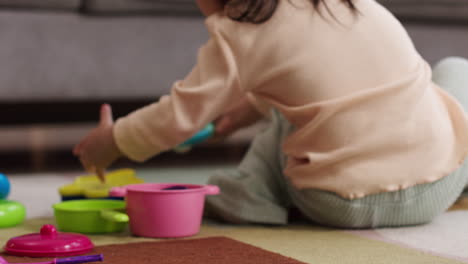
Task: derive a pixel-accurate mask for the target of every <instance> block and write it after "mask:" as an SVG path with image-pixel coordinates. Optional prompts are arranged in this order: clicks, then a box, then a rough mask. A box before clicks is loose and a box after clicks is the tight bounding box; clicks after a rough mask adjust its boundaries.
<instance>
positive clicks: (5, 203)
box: [0, 173, 26, 228]
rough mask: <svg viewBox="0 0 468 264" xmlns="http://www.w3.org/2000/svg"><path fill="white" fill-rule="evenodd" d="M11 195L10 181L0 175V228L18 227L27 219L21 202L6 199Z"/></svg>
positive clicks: (3, 175)
mask: <svg viewBox="0 0 468 264" xmlns="http://www.w3.org/2000/svg"><path fill="white" fill-rule="evenodd" d="M9 194H10V181H9V180H8V178H7V177H6V176H5V174H2V173H0V228H3V227H12V226H16V225H18V224H20V223H22V222H23V220H24V218H25V217H26V208H25V207H24V205H22V204H21V203H19V202H16V201H10V200H7V199H6V198H7V197H8V195H9Z"/></svg>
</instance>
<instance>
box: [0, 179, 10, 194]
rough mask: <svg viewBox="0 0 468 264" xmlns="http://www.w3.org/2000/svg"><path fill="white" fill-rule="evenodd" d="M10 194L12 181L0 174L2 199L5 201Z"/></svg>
mask: <svg viewBox="0 0 468 264" xmlns="http://www.w3.org/2000/svg"><path fill="white" fill-rule="evenodd" d="M8 194H10V181H9V180H8V178H7V177H6V176H5V174H3V173H0V199H5V198H7V197H8Z"/></svg>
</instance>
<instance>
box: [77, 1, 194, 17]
mask: <svg viewBox="0 0 468 264" xmlns="http://www.w3.org/2000/svg"><path fill="white" fill-rule="evenodd" d="M83 10H84V11H85V12H91V13H151V12H158V13H174V12H175V13H192V14H198V13H199V12H198V8H197V5H196V3H195V0H83Z"/></svg>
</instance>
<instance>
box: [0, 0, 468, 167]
mask: <svg viewBox="0 0 468 264" xmlns="http://www.w3.org/2000/svg"><path fill="white" fill-rule="evenodd" d="M380 2H381V3H382V4H383V5H385V6H386V7H388V8H389V9H390V11H392V12H393V13H394V14H395V15H396V16H397V17H398V18H399V19H400V20H401V21H402V23H403V24H404V26H405V27H406V28H407V30H408V32H409V34H410V35H411V37H412V38H413V40H414V42H415V45H416V48H417V49H418V50H419V51H420V53H421V54H422V56H423V57H425V58H426V59H427V60H428V61H429V63H431V64H435V63H436V62H437V61H438V60H440V59H442V58H444V57H447V56H464V57H468V1H467V0H381V1H380ZM207 37H208V34H207V32H206V30H205V27H204V18H203V17H202V16H201V15H200V13H199V12H198V9H197V7H196V5H195V1H194V0H0V171H2V172H4V173H9V172H32V171H33V172H38V171H39V172H40V171H50V170H70V169H72V170H76V169H79V168H80V165H79V164H78V162H77V160H76V159H75V158H74V157H73V156H72V155H71V148H72V146H73V145H74V144H75V143H76V142H78V141H79V140H80V138H82V137H83V136H84V135H85V133H86V132H87V131H88V130H89V129H90V128H91V127H93V125H94V124H95V122H97V120H98V115H99V106H100V105H101V104H102V103H110V104H111V105H112V107H113V109H114V115H115V117H116V118H117V117H119V116H123V115H125V114H127V113H129V112H131V111H132V110H134V109H136V108H139V107H141V106H143V105H145V104H148V103H150V102H154V101H156V100H158V98H159V97H160V96H161V95H163V94H166V93H167V92H168V91H169V89H170V87H171V86H172V83H173V82H174V81H176V80H178V79H181V78H183V77H184V76H185V75H186V74H187V73H188V72H189V71H190V69H191V67H192V66H193V65H194V63H195V59H196V54H197V50H198V48H199V47H200V45H202V44H203V43H204V42H205V41H206V40H207ZM261 127H262V124H260V125H259V126H256V127H253V128H250V129H247V130H244V131H240V132H239V133H237V134H236V135H234V136H233V138H231V139H229V140H227V141H224V142H217V143H206V144H202V145H200V146H198V147H196V148H194V149H193V150H192V151H191V152H189V153H186V154H175V153H172V152H168V153H164V154H163V155H160V156H157V157H155V158H153V159H152V160H150V161H149V162H147V163H145V164H133V163H131V162H129V161H124V160H122V161H120V162H121V163H120V164H118V165H117V166H154V165H157V164H165V165H167V164H181V163H183V164H190V163H197V164H200V163H216V162H219V163H226V162H237V161H239V160H240V158H241V156H242V154H243V153H244V152H245V150H246V148H247V145H248V142H249V140H250V139H251V138H252V137H253V135H254V134H255V133H256V131H258V129H261Z"/></svg>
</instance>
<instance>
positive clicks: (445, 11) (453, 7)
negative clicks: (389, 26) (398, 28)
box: [378, 0, 468, 21]
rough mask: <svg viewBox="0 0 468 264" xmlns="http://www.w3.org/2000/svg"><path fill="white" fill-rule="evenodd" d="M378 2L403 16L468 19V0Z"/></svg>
mask: <svg viewBox="0 0 468 264" xmlns="http://www.w3.org/2000/svg"><path fill="white" fill-rule="evenodd" d="M378 2H380V3H381V4H383V5H384V6H386V7H387V8H388V9H389V10H390V11H392V12H393V13H394V14H395V15H396V16H398V17H401V18H408V19H434V20H464V21H468V0H378Z"/></svg>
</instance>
